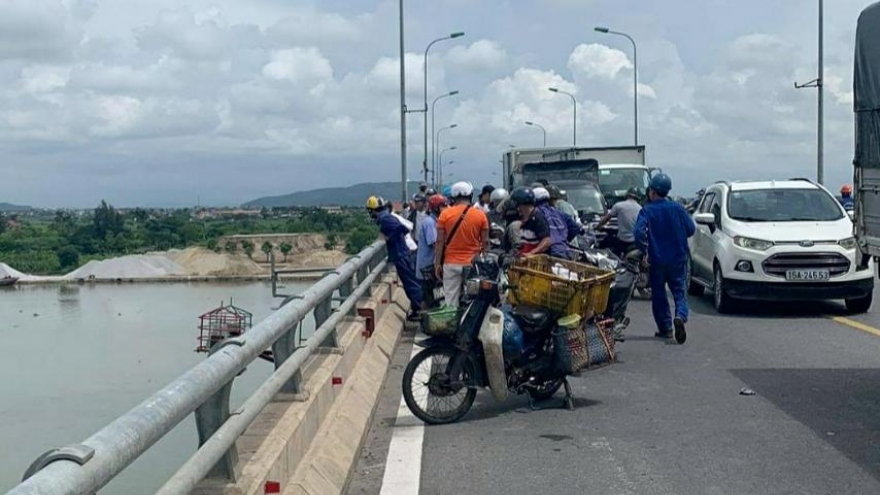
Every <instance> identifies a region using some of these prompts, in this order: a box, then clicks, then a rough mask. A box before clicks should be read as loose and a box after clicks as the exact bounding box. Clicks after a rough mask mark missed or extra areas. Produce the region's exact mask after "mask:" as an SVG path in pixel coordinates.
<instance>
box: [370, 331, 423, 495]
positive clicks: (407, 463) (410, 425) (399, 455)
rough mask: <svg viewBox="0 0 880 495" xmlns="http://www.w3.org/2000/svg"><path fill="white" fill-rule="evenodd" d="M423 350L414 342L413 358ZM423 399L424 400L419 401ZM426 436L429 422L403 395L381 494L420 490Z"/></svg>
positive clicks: (412, 494) (406, 494)
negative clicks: (423, 447) (416, 412)
mask: <svg viewBox="0 0 880 495" xmlns="http://www.w3.org/2000/svg"><path fill="white" fill-rule="evenodd" d="M419 351H421V348H419V347H418V346H416V345H413V349H412V354H410V360H411V359H412V358H413V356H415V355H416V354H418V353H419ZM419 402H421V400H419ZM424 438H425V424H424V423H422V422H421V420H419V419H418V418H416V417H415V416H413V414H412V413H411V412H410V410H409V408H408V407H406V402H405V401H404V400H403V397H401V398H400V406H399V407H398V408H397V419H396V420H395V423H394V433H392V435H391V445H390V446H389V447H388V458H387V459H386V460H385V474H384V476H382V488H381V490H380V491H379V495H415V494H417V493H419V483H420V481H421V477H422V441H423V440H424Z"/></svg>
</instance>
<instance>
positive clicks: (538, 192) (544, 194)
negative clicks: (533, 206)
mask: <svg viewBox="0 0 880 495" xmlns="http://www.w3.org/2000/svg"><path fill="white" fill-rule="evenodd" d="M532 192H533V193H535V201H536V202H538V203H540V202H541V201H550V192H549V191H548V190H547V189H545V188H543V187H536V188H534V189H532Z"/></svg>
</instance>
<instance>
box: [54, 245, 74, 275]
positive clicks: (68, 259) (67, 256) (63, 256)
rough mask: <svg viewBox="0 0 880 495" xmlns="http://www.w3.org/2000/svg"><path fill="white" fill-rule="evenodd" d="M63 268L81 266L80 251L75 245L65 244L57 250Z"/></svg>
mask: <svg viewBox="0 0 880 495" xmlns="http://www.w3.org/2000/svg"><path fill="white" fill-rule="evenodd" d="M55 254H56V255H57V256H58V262H59V263H61V268H62V269H65V270H66V269H69V268H77V267H79V251H77V249H76V248H75V247H73V246H63V247H61V248H60V249H58V251H56V252H55Z"/></svg>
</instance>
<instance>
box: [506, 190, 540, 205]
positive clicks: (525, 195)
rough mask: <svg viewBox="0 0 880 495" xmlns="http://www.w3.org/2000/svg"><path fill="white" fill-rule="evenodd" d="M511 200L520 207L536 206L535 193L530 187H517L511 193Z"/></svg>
mask: <svg viewBox="0 0 880 495" xmlns="http://www.w3.org/2000/svg"><path fill="white" fill-rule="evenodd" d="M510 200H511V201H513V202H514V203H516V205H517V206H519V205H533V204H535V192H534V191H532V190H531V189H529V188H528V187H517V188H516V189H514V190H513V192H512V193H510Z"/></svg>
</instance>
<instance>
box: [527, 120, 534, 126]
mask: <svg viewBox="0 0 880 495" xmlns="http://www.w3.org/2000/svg"><path fill="white" fill-rule="evenodd" d="M526 125H535V123H534V122H530V121H528V120H527V121H526Z"/></svg>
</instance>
